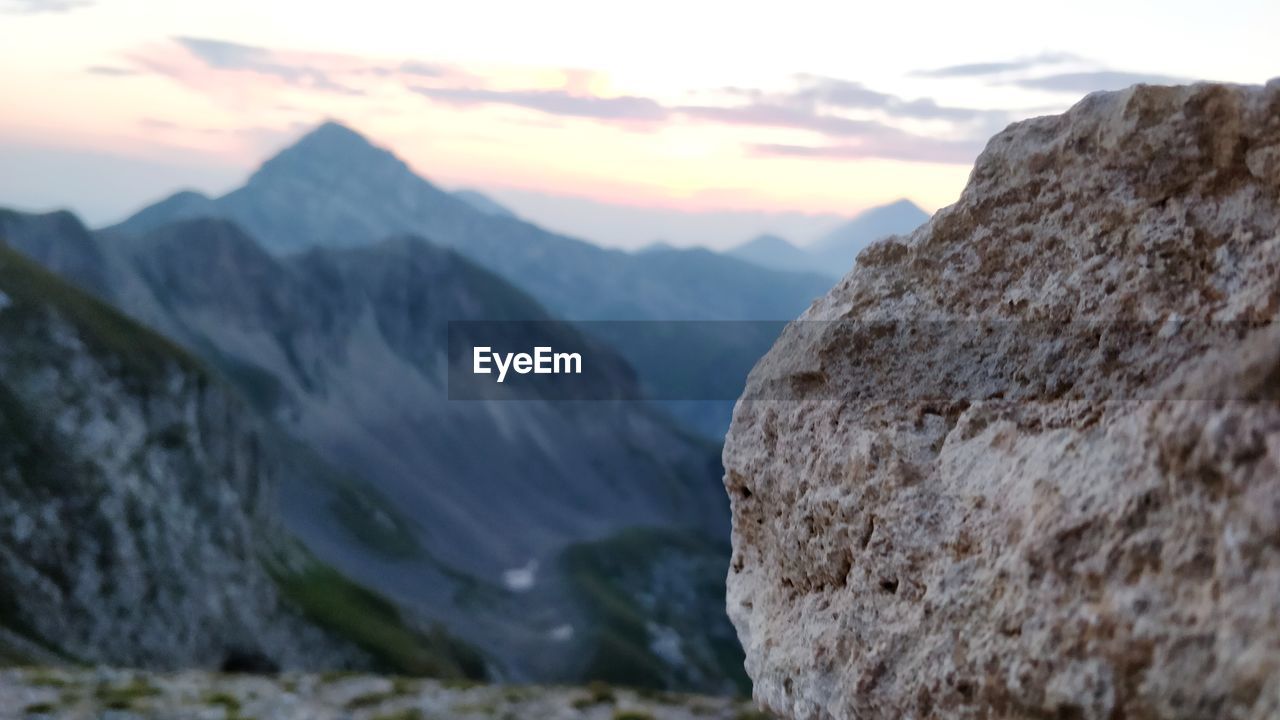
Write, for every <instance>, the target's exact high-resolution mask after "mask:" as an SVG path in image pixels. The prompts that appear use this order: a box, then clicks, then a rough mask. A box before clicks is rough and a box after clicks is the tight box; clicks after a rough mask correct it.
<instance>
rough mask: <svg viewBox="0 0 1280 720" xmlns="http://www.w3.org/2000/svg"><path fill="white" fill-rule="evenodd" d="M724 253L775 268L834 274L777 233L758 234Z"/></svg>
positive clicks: (816, 259)
mask: <svg viewBox="0 0 1280 720" xmlns="http://www.w3.org/2000/svg"><path fill="white" fill-rule="evenodd" d="M726 253H727V254H729V255H732V256H733V257H736V258H738V259H739V260H745V261H747V262H749V263H755V264H756V265H759V266H761V267H767V268H773V269H775V270H787V271H796V272H817V273H822V274H828V275H830V274H834V272H832V269H831V268H822V267H821V263H820V261H819V260H818V258H816V257H814V256H813V255H811V254H809V253H808V252H806V251H805V250H803V249H801V248H799V247H796V246H795V245H792V244H791V243H789V242H787V241H786V240H784V239H782V238H780V237H778V236H777V235H768V234H766V235H759V236H757V237H754V238H752V239H751V240H748V241H747V242H744V243H742V244H741V245H737V246H735V247H732V248H730V249H729V250H727V251H726Z"/></svg>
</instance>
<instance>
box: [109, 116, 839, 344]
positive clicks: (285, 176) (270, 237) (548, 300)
mask: <svg viewBox="0 0 1280 720" xmlns="http://www.w3.org/2000/svg"><path fill="white" fill-rule="evenodd" d="M464 197H466V196H464ZM210 215H216V216H219V217H224V218H228V219H232V220H235V221H236V222H237V224H239V225H240V226H241V227H243V228H245V230H246V231H247V232H248V233H249V234H250V235H251V236H253V237H255V238H257V239H258V240H259V241H260V242H262V244H263V246H264V247H266V248H267V249H268V250H269V251H271V252H272V253H275V254H288V253H291V252H297V251H300V250H304V249H307V248H311V247H349V246H358V245H367V244H370V243H374V242H378V241H380V240H382V239H384V238H387V237H389V236H392V235H397V234H412V235H419V236H421V237H425V238H428V239H430V240H431V241H432V242H435V243H437V244H440V245H444V246H447V247H452V248H454V249H456V250H457V251H458V252H460V253H461V254H463V255H464V256H466V257H468V258H471V259H472V260H475V261H476V262H478V263H480V264H481V265H483V266H485V267H487V268H489V269H491V270H493V271H495V272H497V273H498V274H499V275H501V276H503V277H505V278H506V279H507V280H509V281H511V282H513V283H514V284H515V285H516V286H518V287H521V288H523V289H525V290H527V291H528V292H529V293H530V294H531V295H533V297H534V298H536V299H537V300H538V301H539V302H541V303H543V304H544V305H546V306H547V307H548V308H549V309H550V310H551V311H552V312H553V313H554V314H556V315H557V316H559V317H563V318H566V319H571V320H573V319H578V320H588V319H605V320H651V319H658V320H681V319H688V320H700V319H713V320H785V319H790V318H792V317H795V315H797V314H798V313H799V312H800V311H801V310H803V309H804V308H805V307H807V306H808V304H809V302H810V301H811V300H813V298H815V297H817V295H818V294H820V293H822V292H823V291H825V290H826V289H827V287H828V285H829V284H830V283H829V280H827V279H825V278H822V277H817V276H814V275H807V274H792V273H781V272H776V271H770V270H767V269H763V268H759V267H756V266H749V265H748V266H743V265H741V263H739V262H738V261H736V260H734V259H731V258H723V257H720V256H715V257H712V258H706V257H698V256H697V255H696V254H693V253H697V252H698V251H695V250H687V251H683V250H682V251H675V252H678V253H682V254H684V253H691V255H689V256H688V257H689V258H691V261H692V262H694V263H696V264H698V265H699V266H700V267H704V268H705V269H706V270H707V273H706V274H705V275H701V276H699V277H698V278H697V285H696V287H690V285H689V283H688V278H687V277H686V278H679V279H672V278H667V277H663V276H660V275H658V276H655V275H654V274H653V273H652V271H651V269H650V267H649V265H648V263H646V262H645V261H643V260H642V259H641V258H642V257H643V255H633V254H630V253H626V252H622V251H619V250H607V249H604V248H601V247H598V246H596V245H593V244H591V243H588V242H585V241H582V240H577V239H574V238H570V237H566V236H563V235H558V234H556V233H552V232H548V231H546V230H543V229H542V228H540V227H538V226H536V225H533V224H531V223H528V222H525V221H523V220H520V219H519V218H516V217H513V216H510V215H508V214H503V213H492V212H489V211H482V210H478V209H476V207H474V205H473V204H472V202H470V201H468V200H466V199H463V198H459V197H458V196H457V195H455V194H452V193H449V192H447V191H444V190H442V189H440V188H438V187H437V186H435V185H434V184H432V183H431V182H429V181H427V180H425V179H423V178H421V177H419V176H418V175H415V174H414V172H413V171H412V170H411V169H410V168H409V167H408V165H406V164H405V163H404V162H403V161H401V160H400V159H399V158H397V157H396V156H395V155H393V154H392V153H390V152H388V151H387V150H384V149H382V148H379V147H376V146H374V145H372V144H370V143H369V142H368V141H367V140H366V139H365V138H364V137H362V136H361V135H359V134H358V133H356V132H354V131H353V130H351V129H349V128H346V127H344V126H342V125H339V124H337V123H333V122H328V123H325V124H323V125H321V126H320V127H318V128H316V129H315V130H313V131H312V132H310V133H308V134H307V135H305V136H304V137H302V138H301V139H300V140H298V141H297V142H296V143H295V144H293V145H292V146H290V147H288V148H286V149H284V150H282V151H281V152H280V153H278V154H277V155H276V156H275V157H272V158H270V159H269V160H267V161H266V162H265V163H263V165H262V166H261V167H260V168H259V169H258V171H257V172H255V173H254V174H253V175H252V176H251V177H250V178H249V180H248V182H247V183H245V185H244V186H243V187H241V188H238V189H236V190H234V191H232V192H231V193H229V194H227V195H225V196H223V197H220V198H216V199H214V200H213V201H212V206H209V205H206V204H204V203H200V202H198V201H193V200H192V199H191V198H190V197H189V196H188V195H187V194H183V195H182V196H181V197H171V198H167V199H165V200H162V201H161V202H159V203H157V204H155V205H152V206H150V207H148V208H145V209H144V210H142V211H139V212H138V213H136V214H135V215H133V216H132V217H130V218H129V219H127V220H125V221H124V222H123V223H120V224H119V225H117V226H115V227H114V228H112V229H113V230H117V231H124V232H127V233H131V234H138V233H141V232H145V231H147V230H150V229H153V228H155V227H156V226H158V225H160V224H163V223H165V222H170V221H173V220H177V219H189V218H192V217H198V216H210Z"/></svg>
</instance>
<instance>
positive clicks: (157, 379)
mask: <svg viewBox="0 0 1280 720" xmlns="http://www.w3.org/2000/svg"><path fill="white" fill-rule="evenodd" d="M0 287H3V290H4V293H5V295H6V297H9V298H11V304H9V305H7V306H6V307H4V308H3V309H0V663H3V662H5V661H9V660H15V659H16V660H19V661H24V660H31V659H36V660H39V661H41V662H67V661H77V662H113V663H119V664H124V665H130V666H142V667H218V666H219V665H220V664H222V663H223V662H224V660H225V659H226V658H228V657H230V656H232V655H233V654H235V653H242V654H243V653H254V654H257V655H260V656H263V657H266V658H268V659H269V660H270V661H271V662H273V663H274V664H277V665H280V666H284V667H290V668H296V667H311V668H315V667H320V668H332V667H351V666H355V667H367V666H369V665H371V662H370V660H369V658H367V657H366V656H365V654H364V653H363V652H361V651H359V650H357V649H356V648H355V647H354V646H353V645H351V644H350V643H348V642H346V641H343V640H340V639H338V638H336V637H334V636H332V635H331V634H330V633H329V632H328V631H326V630H323V629H321V628H320V627H318V626H316V625H314V624H312V623H310V622H309V621H307V620H306V619H304V618H303V617H302V615H301V614H300V613H299V612H297V611H295V610H294V609H293V608H292V607H290V606H288V605H287V604H286V602H285V600H284V598H283V597H282V595H281V592H280V591H279V588H278V587H277V585H278V583H277V580H276V578H275V577H273V576H272V574H271V573H270V572H269V571H268V569H267V567H266V564H265V560H266V559H267V558H268V557H270V558H271V559H273V560H274V561H276V562H278V563H282V564H283V563H297V562H301V561H302V560H304V559H305V558H302V557H300V556H298V557H295V555H296V553H295V552H294V551H291V550H290V549H289V546H286V545H283V544H281V545H280V546H279V547H276V545H277V540H278V539H279V538H278V536H279V528H278V527H277V526H276V521H275V520H274V519H273V518H274V517H275V513H274V506H273V498H274V492H275V483H276V482H278V481H279V480H280V478H281V476H282V475H283V474H284V473H285V472H287V468H286V466H285V465H284V464H283V463H282V462H281V460H280V458H279V457H277V456H275V455H273V454H272V453H271V452H270V451H269V449H268V448H267V447H266V442H265V441H264V438H263V435H262V433H261V432H260V428H258V427H257V426H256V424H255V423H254V422H253V420H252V416H250V415H248V414H247V413H246V412H245V409H244V408H243V405H242V403H240V402H239V400H238V398H236V397H235V396H234V394H232V393H231V392H230V391H228V390H225V389H224V388H222V387H221V386H219V385H218V384H216V383H214V382H213V381H212V380H211V379H210V377H209V376H208V375H207V374H206V372H205V371H203V370H202V369H201V368H200V366H199V365H198V364H196V363H195V362H194V361H193V360H191V359H190V358H189V356H187V355H185V354H184V353H182V352H181V351H180V350H178V349H177V348H176V347H174V346H172V345H170V344H169V343H168V342H167V341H165V340H163V339H162V338H160V337H159V336H156V335H154V334H151V333H149V332H147V331H145V330H143V329H142V328H140V327H138V326H136V325H133V324H132V323H129V322H128V321H127V320H125V319H124V318H123V317H121V316H119V315H117V314H115V313H114V312H112V311H111V310H110V309H108V308H107V307H106V306H104V305H101V304H99V303H97V302H96V301H94V300H92V299H91V298H89V297H88V296H86V295H84V294H82V293H79V292H76V291H75V290H73V289H72V288H70V287H69V286H67V285H65V284H62V283H60V282H59V281H57V280H56V279H55V278H53V277H52V276H50V275H48V274H46V273H44V272H43V271H41V270H39V269H38V268H36V267H35V266H34V265H32V264H30V263H28V262H27V261H25V260H23V259H22V258H21V257H20V256H19V255H17V254H16V253H14V252H12V251H11V250H8V249H7V248H5V247H4V246H2V245H0ZM289 572H291V568H289V567H284V568H282V569H281V570H280V571H279V572H278V574H287V573H289ZM4 705H5V698H4V696H3V695H0V717H4V715H3V709H4Z"/></svg>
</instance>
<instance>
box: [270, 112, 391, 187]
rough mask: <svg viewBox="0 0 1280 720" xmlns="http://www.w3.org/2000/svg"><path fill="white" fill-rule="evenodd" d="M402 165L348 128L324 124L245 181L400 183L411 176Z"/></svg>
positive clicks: (329, 121)
mask: <svg viewBox="0 0 1280 720" xmlns="http://www.w3.org/2000/svg"><path fill="white" fill-rule="evenodd" d="M412 174H413V173H412V172H411V171H410V170H409V167H408V166H407V165H405V163H404V161H402V160H400V158H398V157H396V156H395V155H393V154H392V153H391V152H389V151H387V150H384V149H382V148H380V147H378V146H376V145H374V144H373V143H371V142H369V140H368V139H367V138H366V137H365V136H363V135H361V134H360V133H358V132H356V131H355V130H352V129H351V128H349V127H347V126H346V125H343V124H341V123H338V122H335V121H333V120H327V121H325V122H323V123H321V124H320V125H319V126H317V127H316V128H315V129H314V130H312V131H311V132H309V133H307V134H306V135H303V136H302V137H301V138H299V139H298V141H297V142H295V143H294V144H293V145H290V146H289V147H287V148H285V149H284V150H281V151H280V152H279V153H277V154H276V156H275V157H273V158H271V159H270V160H267V161H266V162H265V163H263V164H262V167H261V168H259V169H258V171H257V172H255V173H254V174H253V176H252V177H250V178H249V184H250V185H252V184H254V183H264V182H268V183H269V182H273V181H275V180H280V179H283V180H286V181H289V182H296V181H303V182H307V181H312V180H329V181H336V180H340V179H341V178H344V177H353V176H354V177H365V178H369V177H370V176H380V177H381V178H383V179H385V180H393V179H394V180H400V179H403V177H404V176H408V175H412Z"/></svg>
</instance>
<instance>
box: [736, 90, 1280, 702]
mask: <svg viewBox="0 0 1280 720" xmlns="http://www.w3.org/2000/svg"><path fill="white" fill-rule="evenodd" d="M1278 278H1280V81H1272V82H1271V83H1270V84H1269V85H1267V86H1266V87H1237V86H1224V85H1195V86H1190V87H1146V86H1139V87H1135V88H1132V89H1130V90H1127V91H1123V92H1118V93H1105V94H1095V95H1090V96H1089V97H1087V98H1085V99H1084V100H1083V101H1081V102H1080V103H1079V104H1078V105H1076V106H1075V107H1074V108H1072V109H1071V110H1069V111H1068V112H1066V113H1065V114H1063V115H1060V116H1055V117H1042V118H1035V119H1032V120H1027V121H1025V122H1021V123H1017V124H1015V125H1013V126H1011V127H1009V128H1008V129H1007V130H1005V131H1004V132H1002V133H1000V134H999V135H997V136H996V137H995V138H993V139H992V140H991V142H990V143H989V144H988V146H987V148H986V150H985V152H984V153H983V154H982V155H981V157H979V159H978V161H977V164H976V166H975V168H974V170H973V174H972V176H971V177H970V181H969V185H968V187H967V188H966V189H965V190H964V192H963V194H962V195H961V197H960V200H959V201H958V202H957V203H956V204H955V205H953V206H951V207H949V208H946V209H943V210H941V211H939V213H938V214H937V215H936V216H935V217H934V218H933V219H932V220H931V221H930V222H929V223H928V224H927V225H925V226H923V227H921V228H920V229H918V230H916V231H915V232H914V233H912V234H911V235H910V236H909V237H905V238H903V237H896V238H889V239H887V240H885V241H882V242H879V243H876V244H874V245H872V246H871V247H870V248H868V249H867V250H866V251H864V252H863V253H862V254H861V255H860V256H859V258H858V264H857V266H855V267H854V268H853V270H852V271H851V272H850V273H849V274H848V275H847V276H846V277H845V278H844V279H843V280H842V281H841V282H840V283H839V285H838V286H837V287H835V288H834V289H833V290H832V291H831V292H830V293H829V294H828V295H826V296H825V297H823V298H821V299H819V300H818V301H817V302H815V303H814V305H813V306H812V307H811V308H810V309H809V310H808V311H807V312H806V313H805V314H804V315H803V316H802V317H801V321H800V322H797V323H793V324H792V325H791V326H790V327H789V328H788V329H787V331H786V332H785V333H784V334H783V336H782V337H781V338H780V339H779V341H778V343H777V344H776V345H775V346H774V348H773V349H772V350H771V351H770V352H769V354H768V355H767V356H766V357H765V358H764V359H763V360H762V361H761V362H760V363H759V364H758V365H757V367H756V368H755V370H754V371H753V372H752V375H751V379H750V381H749V383H748V387H747V389H746V391H745V393H744V395H743V397H742V399H741V400H740V401H739V403H738V406H737V408H736V409H735V413H734V421H733V426H732V429H731V430H730V433H729V436H728V438H727V441H726V445H725V450H724V461H725V468H726V474H725V485H726V487H727V489H728V490H729V493H730V496H731V498H732V507H733V522H734V534H733V545H734V556H733V561H732V566H731V569H730V572H729V579H728V590H729V593H728V594H729V597H728V605H729V613H730V616H731V618H732V620H733V622H734V624H735V626H736V627H737V629H738V633H739V636H740V638H741V639H742V641H743V644H744V646H745V648H746V652H747V670H748V672H749V674H750V675H751V677H752V679H753V680H754V682H755V694H756V698H757V699H758V700H759V701H761V702H762V704H764V705H765V706H766V707H768V708H770V709H772V710H774V711H776V712H778V713H780V714H782V715H785V716H789V717H794V718H827V717H838V718H852V717H856V718H924V717H962V718H969V717H972V718H1004V717H1035V718H1055V717H1056V718H1082V719H1083V718H1166V717H1167V718H1175V717H1185V718H1206V717H1224V718H1226V717H1230V718H1264V717H1276V716H1277V715H1280V403H1278V402H1277V401H1278V400H1280V329H1278V328H1277V327H1276V326H1275V325H1274V324H1273V321H1274V320H1275V319H1276V316H1277V312H1278V311H1280V280H1278Z"/></svg>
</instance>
